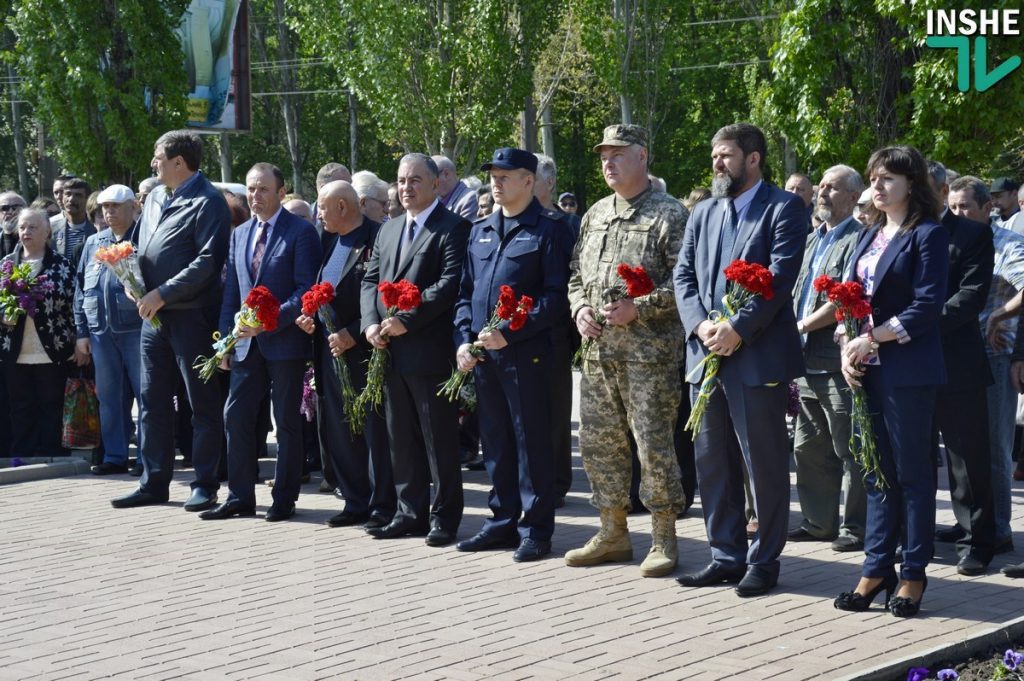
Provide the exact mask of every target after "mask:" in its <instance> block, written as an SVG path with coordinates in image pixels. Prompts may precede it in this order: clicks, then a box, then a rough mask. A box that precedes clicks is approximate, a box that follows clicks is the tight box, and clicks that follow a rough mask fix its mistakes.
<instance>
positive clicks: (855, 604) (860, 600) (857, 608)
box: [832, 570, 900, 612]
mask: <svg viewBox="0 0 1024 681" xmlns="http://www.w3.org/2000/svg"><path fill="white" fill-rule="evenodd" d="M899 583H900V580H899V578H898V577H896V571H895V570H893V571H892V572H891V573H890V574H888V575H886V576H885V577H883V578H882V581H880V582H879V583H878V584H877V585H875V588H874V589H872V590H871V591H869V592H867V593H866V594H859V593H857V592H856V591H844V592H843V593H841V594H839V596H838V597H837V598H836V600H835V601H833V602H832V605H833V606H834V607H835V609H836V610H846V611H847V612H865V611H866V610H867V609H868V608H870V607H871V602H872V601H874V600H875V598H876V597H877V596H878V594H880V593H881V592H882V591H883V590H884V591H885V609H886V610H888V609H889V599H890V598H892V592H893V591H895V590H896V587H897V586H899Z"/></svg>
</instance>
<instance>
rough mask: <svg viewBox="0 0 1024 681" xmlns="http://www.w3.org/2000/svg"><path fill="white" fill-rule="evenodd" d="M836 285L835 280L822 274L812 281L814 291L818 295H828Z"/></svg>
mask: <svg viewBox="0 0 1024 681" xmlns="http://www.w3.org/2000/svg"><path fill="white" fill-rule="evenodd" d="M837 283H838V282H836V280H835V279H833V278H832V277H830V276H828V275H827V274H822V275H821V276H819V277H818V278H817V279H815V280H814V290H815V291H817V292H818V293H824V294H826V295H828V294H829V293H830V292H831V291H832V289H833V288H834V287H835V285H836V284H837Z"/></svg>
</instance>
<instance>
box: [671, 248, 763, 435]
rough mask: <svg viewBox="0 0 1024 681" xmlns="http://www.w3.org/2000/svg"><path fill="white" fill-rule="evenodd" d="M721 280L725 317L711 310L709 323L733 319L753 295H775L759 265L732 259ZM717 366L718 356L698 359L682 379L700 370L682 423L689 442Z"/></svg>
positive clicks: (696, 429)
mask: <svg viewBox="0 0 1024 681" xmlns="http://www.w3.org/2000/svg"><path fill="white" fill-rule="evenodd" d="M725 279H726V281H727V282H728V283H727V284H726V290H725V296H723V297H722V306H723V307H724V308H725V314H724V315H723V314H722V313H721V312H719V311H718V310H712V311H711V314H709V315H708V320H709V321H711V322H712V323H713V324H718V323H719V322H723V321H727V320H728V319H730V318H731V317H735V316H736V313H737V312H739V311H740V310H742V309H743V307H744V306H745V305H746V304H747V303H749V302H750V301H751V300H753V299H754V298H755V297H756V296H761V297H762V298H764V299H765V300H771V299H772V298H773V297H774V296H775V291H774V290H772V279H773V275H772V272H771V270H769V269H768V268H767V267H765V266H764V265H761V264H760V263H756V262H747V261H746V260H733V261H732V263H730V265H729V266H728V267H726V268H725ZM721 366H722V355H716V354H713V353H708V354H707V355H706V356H705V357H704V359H702V360H701V362H700V364H698V365H697V366H695V367H694V368H693V371H691V372H690V373H689V374H687V376H686V380H687V381H689V380H690V379H691V378H692V377H693V376H695V375H696V374H697V371H698V370H700V369H703V370H704V378H703V379H702V380H701V383H700V391H699V392H698V393H697V399H696V400H694V402H693V407H692V408H691V409H690V418H689V419H688V420H687V421H686V430H688V431H690V434H691V437H692V438H693V439H697V433H699V432H700V424H701V421H703V420H704V412H705V411H707V408H708V402H709V401H710V399H711V395H712V394H713V393H714V392H715V388H716V387H717V386H718V383H717V382H716V381H715V379H716V378H717V377H718V370H719V368H721Z"/></svg>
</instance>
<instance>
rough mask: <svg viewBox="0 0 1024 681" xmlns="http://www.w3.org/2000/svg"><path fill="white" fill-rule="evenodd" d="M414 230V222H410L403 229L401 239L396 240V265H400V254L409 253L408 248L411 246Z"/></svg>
mask: <svg viewBox="0 0 1024 681" xmlns="http://www.w3.org/2000/svg"><path fill="white" fill-rule="evenodd" d="M415 228H416V221H415V220H410V221H409V222H408V223H407V224H406V226H405V229H403V230H402V237H401V238H400V239H399V240H398V258H397V259H396V260H395V262H396V263H397V264H401V263H402V254H403V253H406V254H408V252H409V246H410V245H411V244H412V236H413V230H414V229H415Z"/></svg>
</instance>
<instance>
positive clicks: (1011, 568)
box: [1002, 563, 1024, 579]
mask: <svg viewBox="0 0 1024 681" xmlns="http://www.w3.org/2000/svg"><path fill="white" fill-rule="evenodd" d="M1002 573H1003V574H1004V575H1006V576H1007V577H1012V578H1014V579H1020V578H1021V577H1024V563H1018V564H1016V565H1007V566H1005V567H1004V568H1003V569H1002Z"/></svg>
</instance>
